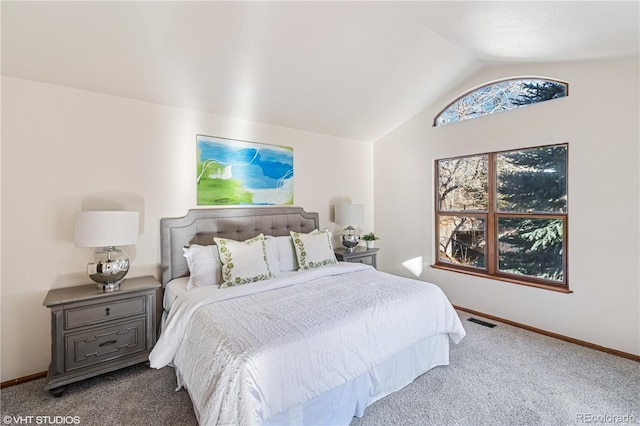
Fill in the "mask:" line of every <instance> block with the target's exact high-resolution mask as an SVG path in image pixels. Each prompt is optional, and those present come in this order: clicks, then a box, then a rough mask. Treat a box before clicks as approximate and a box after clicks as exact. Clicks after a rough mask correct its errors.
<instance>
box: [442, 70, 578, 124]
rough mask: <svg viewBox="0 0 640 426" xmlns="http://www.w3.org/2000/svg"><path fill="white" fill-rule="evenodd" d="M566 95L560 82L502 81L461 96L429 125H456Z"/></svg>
mask: <svg viewBox="0 0 640 426" xmlns="http://www.w3.org/2000/svg"><path fill="white" fill-rule="evenodd" d="M568 95H569V85H568V84H567V83H564V82H561V81H556V80H543V79H537V78H518V79H509V80H502V81H498V82H495V83H489V84H486V85H484V86H482V87H480V88H478V89H475V90H472V91H470V92H467V93H466V94H464V95H462V96H461V97H459V98H458V99H456V100H455V101H453V102H452V103H451V104H449V105H448V106H447V107H446V108H445V109H444V110H442V112H440V114H438V115H437V116H436V118H435V120H434V123H433V125H434V126H442V125H444V124H449V123H456V122H458V121H464V120H468V119H470V118H476V117H481V116H483V115H487V114H493V113H496V112H500V111H507V110H510V109H514V108H518V107H521V106H526V105H530V104H535V103H538V102H544V101H548V100H551V99H557V98H562V97H565V96H568Z"/></svg>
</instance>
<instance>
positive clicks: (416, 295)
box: [149, 207, 465, 425]
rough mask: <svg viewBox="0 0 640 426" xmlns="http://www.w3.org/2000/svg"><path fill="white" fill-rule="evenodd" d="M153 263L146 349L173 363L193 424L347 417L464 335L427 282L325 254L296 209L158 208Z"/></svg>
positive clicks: (313, 228) (435, 362) (157, 362)
mask: <svg viewBox="0 0 640 426" xmlns="http://www.w3.org/2000/svg"><path fill="white" fill-rule="evenodd" d="M214 242H215V244H214ZM216 256H217V257H216ZM212 258H213V260H211V259H212ZM161 261H162V265H161V266H162V283H163V286H164V288H165V295H164V300H163V307H164V310H165V312H164V315H163V325H162V332H161V335H160V338H159V339H158V343H157V344H156V346H155V347H154V349H153V351H152V353H151V355H150V357H149V359H150V362H151V367H153V368H162V367H164V366H167V365H170V366H173V367H174V368H175V370H176V376H177V381H178V388H180V387H185V388H186V389H187V391H188V392H189V395H190V397H191V400H192V402H193V406H194V411H195V414H196V417H197V418H198V421H199V422H200V424H206V425H210V424H211V425H213V424H234V425H235V424H247V425H257V424H265V425H270V424H309V425H319V424H327V425H329V424H330V425H339V424H349V423H350V422H351V420H352V419H353V417H354V416H358V417H361V416H362V415H363V414H364V410H365V408H366V407H367V406H369V405H370V404H372V403H373V402H375V401H377V400H378V399H380V398H383V397H384V396H386V395H388V394H390V393H391V392H394V391H396V390H399V389H401V388H402V387H404V386H406V385H407V384H409V383H411V382H412V381H413V380H414V379H415V378H416V377H418V376H420V375H422V374H424V373H425V372H427V371H428V370H430V369H431V368H434V367H436V366H440V365H447V364H448V363H449V342H450V340H451V341H453V342H454V343H458V342H459V341H460V340H461V339H462V338H463V337H464V335H465V331H464V328H463V327H462V324H461V322H460V320H459V318H458V316H457V314H456V312H455V310H454V309H453V307H452V306H451V304H450V303H449V301H448V300H447V298H446V296H445V295H444V293H443V292H442V291H441V290H440V289H439V288H438V287H437V286H435V285H433V284H430V283H426V282H423V281H418V280H413V279H409V278H403V277H398V276H394V275H391V274H386V273H384V272H380V271H377V270H375V269H374V268H373V267H371V266H370V265H364V264H357V263H345V262H337V261H336V260H335V256H333V251H332V248H331V235H330V234H329V233H327V232H326V231H323V230H319V220H318V214H317V213H309V212H306V211H304V210H303V209H302V208H298V207H259V208H220V209H194V210H190V211H189V212H188V213H187V215H185V216H184V217H181V218H165V219H162V220H161Z"/></svg>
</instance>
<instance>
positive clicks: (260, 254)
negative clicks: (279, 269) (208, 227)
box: [213, 234, 273, 287]
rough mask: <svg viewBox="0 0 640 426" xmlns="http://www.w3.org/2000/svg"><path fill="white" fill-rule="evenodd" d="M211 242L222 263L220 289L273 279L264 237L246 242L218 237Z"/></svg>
mask: <svg viewBox="0 0 640 426" xmlns="http://www.w3.org/2000/svg"><path fill="white" fill-rule="evenodd" d="M213 240H214V241H215V243H216V245H217V247H218V256H220V261H221V262H222V283H221V284H220V287H231V286H235V285H240V284H246V283H253V282H256V281H262V280H268V279H270V278H273V274H272V273H271V271H270V270H269V264H268V263H267V249H266V247H265V243H264V235H262V234H260V235H258V236H257V237H253V238H250V239H248V240H246V241H235V240H230V239H228V238H218V237H214V238H213Z"/></svg>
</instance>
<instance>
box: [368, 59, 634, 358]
mask: <svg viewBox="0 0 640 426" xmlns="http://www.w3.org/2000/svg"><path fill="white" fill-rule="evenodd" d="M522 75H538V76H547V77H552V78H557V79H560V80H565V81H568V82H569V97H567V98H563V99H558V100H554V101H550V102H545V103H542V104H537V105H533V106H528V107H525V108H520V109H517V110H513V111H508V112H503V113H499V114H495V115H492V116H489V117H482V118H477V119H473V120H469V121H465V122H461V123H457V124H451V125H447V126H442V127H432V123H433V118H434V117H435V115H436V114H437V113H438V112H439V111H440V110H441V109H442V108H444V107H445V106H446V105H447V104H448V103H449V102H451V101H452V100H453V99H455V98H457V97H458V96H459V95H461V94H463V93H464V92H466V91H467V90H469V89H471V88H473V87H476V86H478V85H481V84H484V83H486V82H488V81H493V80H497V79H502V78H507V77H512V76H522ZM639 76H640V73H639V66H638V62H637V61H617V62H585V63H567V64H546V65H536V66H504V67H494V68H489V69H485V70H483V71H481V72H479V73H477V74H476V75H474V76H473V77H472V78H470V79H468V80H467V81H465V82H464V83H462V84H460V85H459V86H458V87H457V88H456V89H455V90H453V91H451V92H450V93H449V94H448V95H446V96H445V97H443V98H442V99H441V100H440V101H439V102H437V103H436V105H434V106H432V107H431V108H429V109H426V110H425V111H423V112H422V113H420V114H418V115H417V116H415V117H414V118H412V119H411V120H409V121H407V122H406V123H404V124H403V125H402V126H400V127H399V128H397V129H395V130H394V131H393V132H392V133H390V134H388V135H386V136H385V137H384V138H382V139H381V140H379V141H377V142H376V143H375V146H374V197H375V200H376V207H375V225H376V232H377V233H379V234H380V235H381V236H382V240H381V241H380V246H381V247H382V251H381V252H380V256H379V258H380V261H379V266H380V267H381V269H383V270H386V271H389V272H394V273H398V274H402V275H407V276H411V273H410V272H409V271H408V270H407V269H406V268H405V267H404V266H402V263H403V262H405V261H408V260H410V259H414V263H415V264H417V266H418V269H422V273H421V275H420V277H421V279H423V280H426V281H432V282H434V283H437V284H438V285H439V286H440V287H442V288H443V290H444V291H445V292H446V293H447V295H448V296H449V298H450V300H451V301H452V303H454V304H456V305H459V306H462V307H465V308H469V309H474V310H477V311H481V312H484V313H487V314H491V315H495V316H498V317H502V318H506V319H509V320H512V321H516V322H519V323H523V324H527V325H529V326H533V327H537V328H540V329H544V330H548V331H551V332H555V333H559V334H562V335H565V336H569V337H573V338H576V339H580V340H584V341H587V342H591V343H594V344H597V345H601V346H605V347H608V348H613V349H617V350H620V351H624V352H627V353H631V354H635V355H640V291H639V287H640V275H639V271H638V262H639V259H640V253H639V249H638V247H639V244H638V243H639V217H640V212H639V195H640V182H639V180H640V179H639V172H638V169H639V167H638V166H639V154H640V153H639V141H640V134H639V127H640V126H639V120H640V118H639V117H640V108H639V102H640V100H639V80H640V79H639ZM562 142H568V143H569V180H568V185H569V194H568V196H569V250H568V253H569V271H568V273H569V275H568V278H569V286H570V289H571V290H572V291H573V293H572V294H562V293H558V292H553V291H547V290H542V289H537V288H533V287H526V286H521V285H515V284H510V283H505V282H501V281H496V280H491V279H486V278H478V277H472V276H468V275H463V274H459V273H454V272H449V271H443V270H437V269H434V268H431V267H430V265H432V264H433V262H434V261H435V254H434V241H433V237H434V233H433V229H434V217H433V209H434V184H433V176H434V171H433V168H434V160H436V159H439V158H446V157H452V156H459V155H464V154H473V153H483V152H488V151H495V150H505V149H511V148H521V147H530V146H539V145H547V144H555V143H562ZM420 258H421V259H420ZM415 259H417V260H415ZM414 266H415V265H414Z"/></svg>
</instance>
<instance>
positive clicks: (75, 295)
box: [42, 276, 162, 397]
mask: <svg viewBox="0 0 640 426" xmlns="http://www.w3.org/2000/svg"><path fill="white" fill-rule="evenodd" d="M161 294H162V285H161V284H160V283H159V282H158V281H157V280H156V279H155V278H154V277H152V276H146V277H139V278H128V279H126V280H124V281H123V282H122V284H120V289H119V290H117V291H113V292H108V293H105V292H103V291H101V290H99V289H98V288H97V286H96V285H95V284H89V285H83V286H78V287H67V288H60V289H55V290H51V291H49V293H47V297H46V298H45V299H44V302H43V303H42V304H43V305H44V306H46V307H47V308H49V309H50V310H51V364H50V366H49V374H48V375H47V381H46V383H45V386H44V388H45V389H47V390H49V392H50V393H51V394H52V395H53V396H56V397H57V396H61V395H62V394H63V393H64V391H65V385H67V384H69V383H73V382H77V381H79V380H84V379H88V378H89V377H93V376H97V375H99V374H103V373H107V372H109V371H113V370H117V369H120V368H123V367H127V366H130V365H133V364H137V363H140V362H145V361H148V359H149V353H150V352H151V349H152V348H153V345H155V343H156V338H157V330H158V321H159V320H160V316H159V309H161V306H162V303H161V302H160V300H161Z"/></svg>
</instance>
